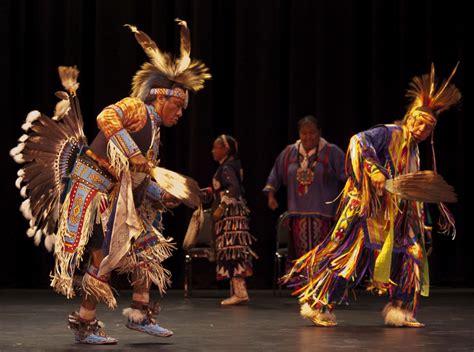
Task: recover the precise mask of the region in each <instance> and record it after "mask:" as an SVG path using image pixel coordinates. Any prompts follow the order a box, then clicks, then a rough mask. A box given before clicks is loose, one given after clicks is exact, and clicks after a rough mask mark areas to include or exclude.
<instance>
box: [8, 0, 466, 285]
mask: <svg viewBox="0 0 474 352" xmlns="http://www.w3.org/2000/svg"><path fill="white" fill-rule="evenodd" d="M465 4H467V2H465V1H461V0H459V1H458V0H453V1H448V2H442V1H436V2H435V1H428V0H425V1H417V0H398V1H382V0H372V1H342V0H340V1H329V0H326V1H321V0H318V1H317V0H297V1H296V0H295V1H288V0H259V1H247V0H239V1H237V0H236V1H227V0H220V1H219V0H214V1H211V0H195V1H192V0H175V1H156V0H155V1H153V0H146V1H145V0H144V1H117V0H98V1H79V0H61V1H47V0H41V1H26V0H11V1H0V10H1V17H0V23H1V24H0V26H1V38H2V39H1V41H2V45H1V53H2V55H1V69H2V71H1V72H2V80H1V89H2V94H1V104H2V105H1V110H0V111H1V113H2V128H1V133H2V137H1V138H0V140H1V146H2V154H1V155H2V156H1V158H2V159H1V160H2V169H3V170H2V182H1V193H0V197H1V199H2V201H1V203H0V207H1V217H2V227H1V229H2V230H1V236H2V237H1V239H2V242H1V243H2V251H1V253H2V254H1V255H0V258H1V259H0V265H1V277H0V286H1V287H45V286H47V285H48V282H49V278H48V274H49V271H50V270H51V267H52V262H53V261H52V256H51V255H50V254H49V253H47V252H46V251H45V250H44V248H42V247H41V248H37V247H35V246H34V245H33V242H32V240H31V239H29V238H27V237H26V235H25V231H26V228H27V224H26V221H25V220H24V219H23V218H22V217H21V215H20V212H19V211H18V208H19V205H20V203H21V200H22V199H21V198H20V196H19V194H18V191H17V190H16V188H15V186H14V181H15V179H16V170H17V165H16V164H14V163H13V161H12V160H11V159H10V157H9V156H8V151H9V150H10V148H12V147H13V146H15V145H16V139H17V138H18V137H19V136H20V134H21V132H22V131H21V130H20V125H21V124H22V121H23V120H24V118H25V116H26V114H27V113H28V112H29V111H31V110H34V109H38V110H40V111H43V112H45V113H47V114H50V115H52V110H53V108H54V105H55V103H56V98H55V97H54V95H53V93H54V92H55V91H57V90H59V89H61V88H62V87H61V85H60V82H59V79H58V75H57V66H59V65H77V66H78V68H79V69H80V70H81V74H80V77H79V81H80V89H79V91H78V93H79V97H80V101H81V105H82V111H83V114H84V118H85V124H86V127H85V129H86V133H87V135H88V136H89V139H90V140H92V138H93V136H94V135H95V133H97V128H96V125H95V117H96V115H97V114H98V113H99V112H100V111H101V109H102V108H103V107H105V106H107V105H108V104H111V103H114V102H116V101H118V100H120V99H121V98H123V97H125V96H127V95H128V94H129V91H130V82H131V78H132V76H133V74H134V72H135V71H136V70H137V69H138V68H139V66H140V65H141V64H142V63H143V62H144V61H145V60H146V57H145V55H144V53H143V51H142V49H141V48H140V47H139V45H138V44H137V43H136V41H135V39H134V37H133V35H132V34H131V33H130V31H129V30H128V29H127V28H124V26H123V25H124V24H126V23H130V24H135V25H137V26H138V27H139V28H140V29H142V30H144V31H145V32H146V33H148V34H149V35H150V36H151V37H152V38H153V39H154V40H155V41H156V42H157V43H158V45H159V46H160V47H161V48H162V49H164V50H166V51H173V52H175V53H176V52H178V49H179V44H178V43H179V30H178V26H176V24H175V23H174V21H173V19H174V18H176V17H180V18H182V19H186V20H187V21H188V24H189V27H190V29H191V34H192V56H193V57H196V58H200V59H202V60H203V61H204V62H206V63H207V64H208V65H209V67H210V68H211V71H212V74H213V79H212V81H211V82H210V83H208V85H207V87H206V88H205V89H204V90H203V91H201V92H199V93H198V94H196V95H194V96H192V98H191V103H190V108H189V109H188V110H187V111H186V113H185V116H184V118H183V119H182V121H181V122H180V123H179V125H178V126H175V127H173V128H171V129H165V130H164V131H163V132H162V136H163V147H162V154H163V157H162V165H163V166H165V167H168V168H170V169H172V170H176V171H178V172H182V173H185V174H187V175H190V176H192V177H193V178H195V179H196V180H197V181H198V182H199V183H200V185H202V186H207V185H209V184H210V181H211V177H212V175H213V172H214V170H215V168H216V165H215V163H214V162H213V161H212V158H211V154H210V150H211V145H212V142H213V140H214V139H215V137H216V136H218V135H219V134H221V133H227V134H231V135H233V136H235V137H236V138H237V140H238V141H239V147H240V154H241V158H242V162H243V166H244V169H245V180H244V185H245V188H246V192H247V193H246V194H247V200H248V203H249V206H250V209H251V211H252V219H251V228H252V232H253V233H254V234H255V236H256V237H257V238H258V242H257V244H256V251H257V252H258V254H259V256H260V259H259V260H258V261H257V262H256V263H255V275H254V277H253V278H252V279H251V280H250V284H249V286H250V287H251V288H267V287H270V286H271V284H272V271H273V252H274V236H275V234H274V233H275V231H274V229H275V222H276V219H277V217H278V215H279V214H280V213H281V212H282V211H284V210H285V209H284V205H285V193H284V192H282V191H281V192H280V194H279V197H280V201H281V208H280V209H279V210H278V211H277V212H271V211H270V210H268V209H267V206H266V199H265V197H264V196H263V195H262V193H261V189H262V188H263V186H264V184H265V181H266V178H267V176H268V173H269V171H270V169H271V167H272V164H273V162H274V159H275V158H276V156H277V155H278V153H279V152H280V151H281V150H282V149H283V148H284V147H285V146H286V145H287V144H289V143H292V142H294V141H295V140H296V139H297V129H296V122H297V120H298V119H299V118H301V117H302V116H304V115H306V114H314V115H316V116H317V117H318V118H319V119H320V120H321V122H322V124H323V135H324V137H325V138H326V139H328V140H329V141H331V142H333V143H335V144H337V145H339V146H340V147H341V148H342V149H346V148H347V144H348V140H349V138H350V136H351V135H353V134H354V133H356V132H359V131H361V130H363V129H366V128H369V127H370V126H373V125H375V124H377V123H389V122H391V121H393V120H395V119H399V118H401V117H402V116H403V114H404V112H405V107H406V105H407V102H406V99H405V97H404V94H405V90H406V88H407V86H408V82H409V80H410V79H411V78H412V77H413V76H415V75H420V74H423V73H426V72H428V70H429V66H430V63H431V62H434V63H435V64H436V68H437V72H438V73H439V74H440V75H441V76H443V77H446V76H447V75H448V74H449V73H450V72H451V69H452V68H453V67H454V65H455V64H456V62H457V61H458V60H460V61H461V64H460V67H459V71H458V74H457V75H456V77H455V78H454V82H455V83H456V85H457V86H458V87H459V88H460V89H461V91H462V93H463V95H464V99H463V104H462V106H461V107H460V108H459V109H455V110H453V111H450V112H447V113H445V114H444V115H442V117H441V119H440V121H439V124H438V126H437V128H436V138H435V141H436V150H437V160H438V170H439V172H440V173H441V174H442V175H443V176H445V178H446V179H447V181H448V182H449V183H450V184H452V185H454V186H455V188H456V190H457V193H458V195H459V202H458V203H457V204H454V205H451V206H450V208H451V209H452V211H453V213H454V215H455V217H456V219H457V228H458V234H457V237H456V240H454V241H452V240H451V239H450V238H448V237H446V236H442V235H434V246H435V250H434V252H433V254H432V256H431V257H430V263H431V268H430V270H431V277H432V282H433V283H434V284H436V285H457V286H459V285H472V284H473V282H474V280H473V279H474V273H473V263H474V260H473V256H472V254H471V253H472V250H473V247H474V240H473V236H472V233H471V232H470V230H469V227H468V226H467V224H466V218H465V216H466V215H467V212H466V208H467V204H468V196H467V189H466V187H465V185H466V179H465V176H466V173H467V171H466V164H467V163H468V159H467V157H466V154H467V153H470V152H472V148H471V147H470V144H469V142H468V141H467V140H466V134H467V133H466V131H467V128H468V126H467V123H466V118H465V117H466V116H472V114H473V111H472V88H471V85H469V86H468V85H467V84H465V82H466V81H467V79H466V78H467V77H470V78H471V80H470V82H472V67H473V66H472V63H473V62H472V60H470V59H469V57H468V54H467V53H466V47H467V45H466V43H467V42H468V35H467V33H468V30H467V13H468V7H467V5H465ZM469 42H472V39H471V40H469ZM421 154H422V158H423V159H424V165H423V166H424V167H425V168H430V167H431V162H430V153H429V148H427V147H423V148H422V149H421ZM471 161H472V158H471ZM190 214H191V212H190V211H189V210H187V209H181V208H178V209H176V210H175V211H174V215H172V214H167V215H166V216H165V224H166V233H167V234H168V235H170V236H172V237H174V238H175V240H176V241H177V242H178V244H181V242H182V239H183V233H184V232H185V229H186V224H187V221H188V219H189V217H190ZM183 262H184V259H183V253H182V251H181V250H179V251H178V252H177V253H176V255H175V256H174V257H173V258H172V259H170V260H168V261H167V262H166V266H167V267H168V268H170V269H171V271H172V272H173V278H174V283H173V287H176V288H179V287H182V280H183ZM203 268H204V271H205V272H204V273H203V274H201V282H203V283H208V284H209V285H215V282H213V273H212V267H211V266H208V267H205V266H204V267H203ZM201 286H205V284H203V285H201Z"/></svg>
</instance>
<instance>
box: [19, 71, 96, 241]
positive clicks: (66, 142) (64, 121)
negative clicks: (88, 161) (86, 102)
mask: <svg viewBox="0 0 474 352" xmlns="http://www.w3.org/2000/svg"><path fill="white" fill-rule="evenodd" d="M58 71H59V76H60V78H61V82H62V84H63V86H64V88H65V89H66V90H67V91H68V93H66V92H62V91H61V92H57V93H56V96H57V97H59V98H60V99H61V101H60V102H59V103H58V104H57V105H56V109H55V112H54V115H55V116H53V117H52V118H50V117H48V116H46V115H45V114H42V113H40V112H39V111H36V110H35V111H32V112H30V113H29V114H28V116H27V117H26V121H25V123H24V124H23V125H22V129H23V130H24V131H25V134H23V135H22V136H21V137H20V138H19V139H18V142H19V144H18V145H17V146H16V147H15V148H13V149H12V150H11V151H10V155H11V156H12V157H13V159H14V160H15V161H16V162H17V163H19V164H23V166H22V168H21V169H20V170H19V171H18V179H17V180H16V182H15V184H16V186H17V187H18V188H19V189H20V190H21V191H20V194H21V195H22V197H24V198H26V200H25V201H23V203H22V204H21V207H20V210H21V212H22V213H23V216H24V217H25V218H26V219H27V220H29V221H30V223H29V224H30V228H29V229H28V231H27V235H28V236H29V237H34V241H35V244H36V245H39V243H40V242H41V239H42V237H43V236H45V246H46V248H47V249H48V250H51V249H52V246H53V243H54V240H53V238H54V237H53V236H52V234H53V233H54V232H55V231H56V224H57V221H58V217H59V208H60V197H61V194H62V192H63V189H64V179H65V178H66V177H67V176H68V175H69V173H70V171H71V169H72V167H73V165H74V161H75V159H76V155H77V154H78V152H79V150H80V148H81V146H83V145H85V144H87V140H86V137H85V135H84V132H83V121H82V115H81V111H80V107H79V101H78V98H77V96H76V90H77V88H78V87H79V83H78V82H77V77H78V75H79V71H78V70H77V68H76V67H75V66H74V67H66V66H60V67H59V68H58Z"/></svg>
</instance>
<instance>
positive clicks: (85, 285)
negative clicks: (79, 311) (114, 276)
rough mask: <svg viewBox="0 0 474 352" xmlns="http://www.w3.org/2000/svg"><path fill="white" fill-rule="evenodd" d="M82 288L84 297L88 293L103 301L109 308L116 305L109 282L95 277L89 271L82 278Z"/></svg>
mask: <svg viewBox="0 0 474 352" xmlns="http://www.w3.org/2000/svg"><path fill="white" fill-rule="evenodd" d="M82 290H83V291H84V295H85V297H87V296H89V295H90V296H92V297H94V298H96V299H97V300H98V301H101V302H104V303H105V304H107V306H108V307H109V308H111V309H114V308H116V307H117V301H116V300H115V297H114V294H113V293H112V290H111V288H110V286H109V284H108V283H106V282H103V281H100V280H98V279H96V278H95V277H94V276H92V275H90V274H89V273H86V274H85V275H84V277H83V278H82Z"/></svg>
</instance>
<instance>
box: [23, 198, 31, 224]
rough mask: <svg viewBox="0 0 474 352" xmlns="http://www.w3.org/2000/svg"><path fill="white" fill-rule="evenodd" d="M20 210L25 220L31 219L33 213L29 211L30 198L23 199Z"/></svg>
mask: <svg viewBox="0 0 474 352" xmlns="http://www.w3.org/2000/svg"><path fill="white" fill-rule="evenodd" d="M20 211H21V213H22V214H23V216H24V217H25V219H27V220H31V219H33V214H32V213H31V207H30V199H29V198H28V199H25V200H24V201H23V202H22V203H21V205H20Z"/></svg>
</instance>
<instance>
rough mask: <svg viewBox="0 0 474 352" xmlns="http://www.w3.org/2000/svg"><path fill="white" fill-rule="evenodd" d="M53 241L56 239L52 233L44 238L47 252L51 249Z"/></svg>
mask: <svg viewBox="0 0 474 352" xmlns="http://www.w3.org/2000/svg"><path fill="white" fill-rule="evenodd" d="M55 241H56V239H55V237H54V235H48V236H46V237H45V238H44V246H45V247H46V249H47V250H48V252H52V251H53V248H54V243H55Z"/></svg>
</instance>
